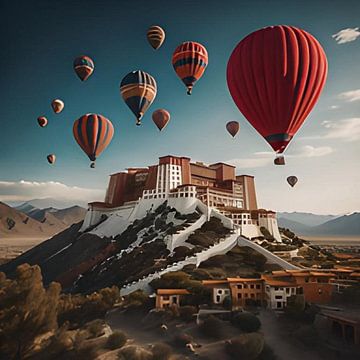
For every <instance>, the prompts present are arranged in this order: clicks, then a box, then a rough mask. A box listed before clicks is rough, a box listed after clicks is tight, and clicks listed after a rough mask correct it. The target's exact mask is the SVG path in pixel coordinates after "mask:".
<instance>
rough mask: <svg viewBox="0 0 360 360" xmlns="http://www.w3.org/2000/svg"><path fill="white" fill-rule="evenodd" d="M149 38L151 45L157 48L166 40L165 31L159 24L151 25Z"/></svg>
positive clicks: (148, 32)
mask: <svg viewBox="0 0 360 360" xmlns="http://www.w3.org/2000/svg"><path fill="white" fill-rule="evenodd" d="M147 39H148V41H149V43H150V45H151V46H152V47H153V48H154V49H155V50H157V49H159V48H160V46H161V45H162V44H163V42H164V40H165V31H164V30H163V29H162V28H161V27H160V26H158V25H154V26H150V27H149V29H148V31H147Z"/></svg>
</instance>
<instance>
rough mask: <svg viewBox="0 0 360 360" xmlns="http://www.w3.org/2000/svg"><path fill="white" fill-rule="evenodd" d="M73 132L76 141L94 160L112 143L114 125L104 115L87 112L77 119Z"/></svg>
mask: <svg viewBox="0 0 360 360" xmlns="http://www.w3.org/2000/svg"><path fill="white" fill-rule="evenodd" d="M73 134H74V138H75V140H76V142H77V143H78V144H79V146H80V147H81V148H82V150H83V151H84V152H85V154H86V155H87V156H88V157H89V159H90V160H91V161H93V162H94V161H95V160H96V158H97V157H98V156H99V155H100V154H101V153H102V152H103V151H104V150H105V149H106V148H107V147H108V145H109V144H110V142H111V140H112V138H113V135H114V127H113V124H112V123H111V121H110V120H108V119H107V118H106V117H105V116H103V115H99V114H86V115H83V116H81V117H80V118H79V119H77V120H75V122H74V125H73ZM92 167H94V166H92Z"/></svg>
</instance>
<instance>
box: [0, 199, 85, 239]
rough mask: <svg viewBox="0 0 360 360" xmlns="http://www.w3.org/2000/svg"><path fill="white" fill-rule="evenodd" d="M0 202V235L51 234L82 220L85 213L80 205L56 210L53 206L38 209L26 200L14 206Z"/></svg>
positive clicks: (45, 235)
mask: <svg viewBox="0 0 360 360" xmlns="http://www.w3.org/2000/svg"><path fill="white" fill-rule="evenodd" d="M0 204H1V206H0V222H1V224H0V237H24V238H26V237H39V238H44V237H48V236H52V235H54V234H56V233H58V232H60V231H62V230H64V229H66V228H67V227H69V226H70V225H72V224H74V223H78V222H80V221H82V220H84V217H85V214H86V209H84V208H82V207H80V206H71V207H69V208H66V209H61V210H58V209H55V208H53V207H48V208H45V209H38V208H36V207H35V206H34V205H33V204H32V203H28V202H26V203H24V204H21V205H19V206H18V207H16V208H12V207H11V206H8V205H6V204H4V203H1V202H0Z"/></svg>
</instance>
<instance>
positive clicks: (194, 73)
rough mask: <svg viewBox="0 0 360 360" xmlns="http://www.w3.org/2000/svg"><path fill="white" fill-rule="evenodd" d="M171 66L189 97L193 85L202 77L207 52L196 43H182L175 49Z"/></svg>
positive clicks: (206, 63) (206, 60)
mask: <svg viewBox="0 0 360 360" xmlns="http://www.w3.org/2000/svg"><path fill="white" fill-rule="evenodd" d="M172 64H173V67H174V70H175V71H176V74H177V75H178V77H179V78H180V79H181V80H182V82H183V83H184V84H185V86H186V87H187V94H188V95H191V91H192V88H193V86H194V84H195V83H196V82H197V81H198V80H199V79H200V78H201V77H202V75H203V74H204V71H205V69H206V66H207V65H208V53H207V50H206V49H205V47H204V46H203V45H201V44H199V43H197V42H194V41H187V42H184V43H182V44H181V45H179V46H178V47H177V48H176V49H175V51H174V54H173V56H172Z"/></svg>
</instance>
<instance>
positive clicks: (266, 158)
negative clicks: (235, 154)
mask: <svg viewBox="0 0 360 360" xmlns="http://www.w3.org/2000/svg"><path fill="white" fill-rule="evenodd" d="M332 152H334V150H333V149H332V148H331V147H330V146H319V147H314V146H311V145H305V146H302V147H301V148H300V149H298V150H295V151H292V152H291V153H286V154H284V156H285V159H286V158H290V157H291V158H304V157H307V158H310V157H320V156H326V155H329V154H331V153H332ZM274 159H275V153H274V152H272V151H258V152H255V153H254V155H253V156H252V157H250V158H242V159H231V160H227V161H225V162H226V163H228V164H231V165H234V166H236V167H237V168H239V169H240V168H241V169H254V168H259V167H264V166H268V165H271V164H273V162H274Z"/></svg>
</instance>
